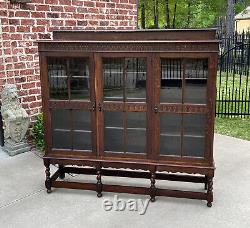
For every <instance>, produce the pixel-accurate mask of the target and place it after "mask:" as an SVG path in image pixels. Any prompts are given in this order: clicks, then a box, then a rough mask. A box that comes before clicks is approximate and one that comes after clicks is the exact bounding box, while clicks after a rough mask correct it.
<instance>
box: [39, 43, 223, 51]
mask: <svg viewBox="0 0 250 228" xmlns="http://www.w3.org/2000/svg"><path fill="white" fill-rule="evenodd" d="M217 49H218V48H217V43H215V42H200V41H197V42H157V41H156V42H133V41H131V42H114V43H113V42H53V41H52V42H39V51H40V52H51V51H58V52H72V51H74V52H217Z"/></svg>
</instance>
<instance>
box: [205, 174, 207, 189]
mask: <svg viewBox="0 0 250 228" xmlns="http://www.w3.org/2000/svg"><path fill="white" fill-rule="evenodd" d="M204 189H205V190H207V175H205V187H204Z"/></svg>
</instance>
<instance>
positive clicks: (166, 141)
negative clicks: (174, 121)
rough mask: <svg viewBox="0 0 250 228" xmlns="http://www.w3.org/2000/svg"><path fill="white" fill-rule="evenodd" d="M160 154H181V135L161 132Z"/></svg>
mask: <svg viewBox="0 0 250 228" xmlns="http://www.w3.org/2000/svg"><path fill="white" fill-rule="evenodd" d="M160 142H161V143H160V154H161V155H178V156H180V155H181V137H180V136H175V135H173V136H171V135H164V134H161V137H160Z"/></svg>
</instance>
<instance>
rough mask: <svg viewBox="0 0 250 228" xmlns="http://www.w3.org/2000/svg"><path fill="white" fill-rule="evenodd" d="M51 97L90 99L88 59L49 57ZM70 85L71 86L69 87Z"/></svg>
mask: <svg viewBox="0 0 250 228" xmlns="http://www.w3.org/2000/svg"><path fill="white" fill-rule="evenodd" d="M48 76H49V91H50V98H51V99H57V100H68V99H69V94H68V93H69V91H70V98H71V99H73V100H74V99H77V100H79V99H88V100H89V99H90V91H89V89H90V80H89V77H90V75H89V68H88V62H87V59H84V58H57V57H55V58H52V57H50V58H48ZM69 87H70V88H69Z"/></svg>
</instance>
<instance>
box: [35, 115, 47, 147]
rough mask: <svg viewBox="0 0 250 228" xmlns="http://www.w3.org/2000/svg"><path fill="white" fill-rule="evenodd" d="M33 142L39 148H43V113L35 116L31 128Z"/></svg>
mask: <svg viewBox="0 0 250 228" xmlns="http://www.w3.org/2000/svg"><path fill="white" fill-rule="evenodd" d="M32 138H33V143H34V144H35V146H36V148H38V149H39V150H42V151H43V150H44V147H45V142H44V128H43V114H42V113H41V114H39V115H38V116H37V120H36V122H35V124H34V126H33V128H32Z"/></svg>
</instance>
